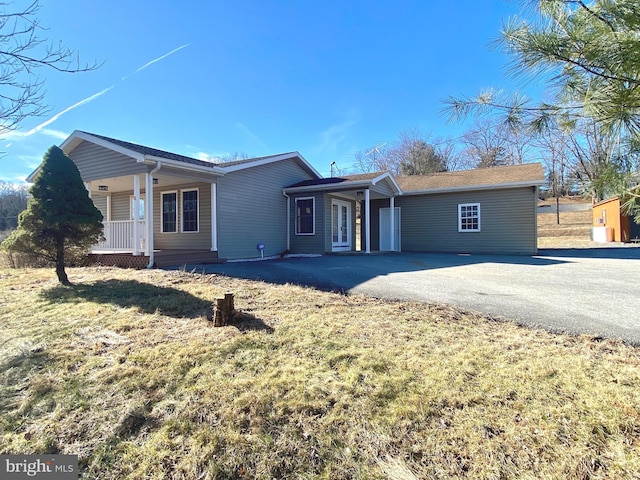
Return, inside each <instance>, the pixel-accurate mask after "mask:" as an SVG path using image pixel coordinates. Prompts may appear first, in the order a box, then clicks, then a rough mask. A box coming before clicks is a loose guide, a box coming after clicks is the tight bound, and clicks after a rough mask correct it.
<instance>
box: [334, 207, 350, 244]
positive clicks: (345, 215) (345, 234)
mask: <svg viewBox="0 0 640 480" xmlns="http://www.w3.org/2000/svg"><path fill="white" fill-rule="evenodd" d="M331 250H332V251H334V252H342V251H349V250H351V204H350V203H349V202H343V201H341V200H335V199H334V200H331Z"/></svg>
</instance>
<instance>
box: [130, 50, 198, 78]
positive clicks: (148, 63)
mask: <svg viewBox="0 0 640 480" xmlns="http://www.w3.org/2000/svg"><path fill="white" fill-rule="evenodd" d="M188 46H189V44H188V43H185V44H184V45H181V46H179V47H178V48H174V49H173V50H171V51H170V52H169V53H165V54H164V55H162V56H161V57H158V58H154V59H153V60H151V61H150V62H147V63H145V64H144V65H142V66H141V67H140V68H138V69H137V70H136V71H135V72H133V73H132V75H135V74H136V73H138V72H139V71H141V70H144V69H145V68H147V67H148V66H150V65H153V64H154V63H156V62H159V61H160V60H164V59H165V58H167V57H168V56H169V55H173V54H174V53H176V52H177V51H179V50H182V49H183V48H187V47H188Z"/></svg>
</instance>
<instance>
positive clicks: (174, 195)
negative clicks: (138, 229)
mask: <svg viewBox="0 0 640 480" xmlns="http://www.w3.org/2000/svg"><path fill="white" fill-rule="evenodd" d="M160 197H161V198H162V211H161V212H160V216H161V232H162V233H175V232H177V231H178V192H177V191H173V192H162V194H161V195H160Z"/></svg>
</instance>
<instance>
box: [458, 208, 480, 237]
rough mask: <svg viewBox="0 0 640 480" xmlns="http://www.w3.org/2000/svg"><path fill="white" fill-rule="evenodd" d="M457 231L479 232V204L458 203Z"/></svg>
mask: <svg viewBox="0 0 640 480" xmlns="http://www.w3.org/2000/svg"><path fill="white" fill-rule="evenodd" d="M458 231H459V232H479V231H480V204H479V203H459V204H458Z"/></svg>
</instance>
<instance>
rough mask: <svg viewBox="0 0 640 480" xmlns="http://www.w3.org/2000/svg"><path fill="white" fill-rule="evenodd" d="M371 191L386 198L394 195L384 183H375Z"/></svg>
mask: <svg viewBox="0 0 640 480" xmlns="http://www.w3.org/2000/svg"><path fill="white" fill-rule="evenodd" d="M371 191H372V192H377V193H381V194H382V195H385V196H387V197H391V196H393V195H395V192H394V191H393V190H392V189H391V187H390V186H389V184H387V183H386V182H378V183H376V184H375V185H374V186H372V187H371Z"/></svg>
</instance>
